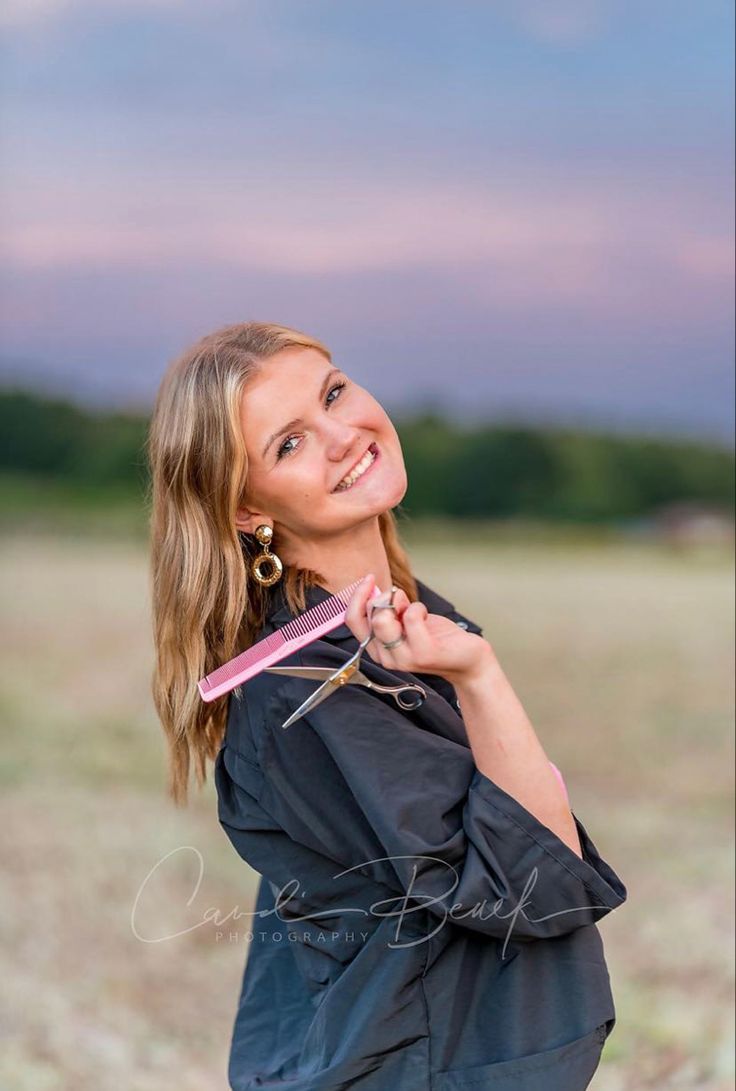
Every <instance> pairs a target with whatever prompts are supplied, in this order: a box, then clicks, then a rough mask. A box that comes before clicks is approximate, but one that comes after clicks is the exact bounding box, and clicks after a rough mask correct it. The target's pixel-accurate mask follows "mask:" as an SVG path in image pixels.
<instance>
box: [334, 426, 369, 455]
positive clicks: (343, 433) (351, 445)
mask: <svg viewBox="0 0 736 1091" xmlns="http://www.w3.org/2000/svg"><path fill="white" fill-rule="evenodd" d="M361 442H362V441H361V432H360V429H359V428H353V427H352V425H347V424H340V423H339V422H335V425H334V431H333V432H331V434H330V435H329V436H328V438H327V454H328V456H329V458H330V459H331V460H332V461H333V462H345V461H347V459H348V458H349V457H350V456H351V455H352V454H355V457H356V458H357V457H358V455H359V454H360V451H359V450H358V447H359V446H360V443H361Z"/></svg>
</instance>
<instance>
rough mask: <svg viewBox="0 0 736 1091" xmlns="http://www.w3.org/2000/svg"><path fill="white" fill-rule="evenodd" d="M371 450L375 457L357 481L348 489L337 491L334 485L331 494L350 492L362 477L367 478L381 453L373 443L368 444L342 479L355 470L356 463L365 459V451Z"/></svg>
mask: <svg viewBox="0 0 736 1091" xmlns="http://www.w3.org/2000/svg"><path fill="white" fill-rule="evenodd" d="M371 449H373V451H374V452H375V456H376V457H375V458H374V459H373V461H372V462H371V464H370V466H369V467H368V469H367V470H366V471H365V472H364V473H362V474H361V475H360V477H359V478H358V480H357V481H354V482H353V484H352V485H351V486H350V489H338V487H337V485H336V486H335V488H334V489H333V490H332V491H333V492H350V491H351V490H352V489H354V488H355V486H356V485H359V484H360V482H361V481H362V480H363V478H364V477H367V476H368V474H369V473H370V472H371V470H372V469H373V467H374V466H375V465H376V463H377V462H378V460H379V458H380V457H381V451H380V449H379V448H378V446H377V445H376V444H375V443H369V444H368V446H367V447H366V449H365V451H363V454H362V455H361V456H360V458H359V459H358V460H357V461H356V462H355V463H354V464H353V465H352V466H351V467H350V469H349V470H348V473H347V474H343V477H347V476H348V474H349V473H352V472H353V470H354V469H355V467H356V466H357V465H358V462H360V460H361V459H362V458H364V457H365V454H366V451H369V450H371ZM340 481H342V477H341V478H340ZM337 484H338V485H339V484H340V482H339V481H338V483H337Z"/></svg>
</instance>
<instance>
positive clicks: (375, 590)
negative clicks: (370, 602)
mask: <svg viewBox="0 0 736 1091" xmlns="http://www.w3.org/2000/svg"><path fill="white" fill-rule="evenodd" d="M380 594H381V588H380V587H374V588H373V594H372V595H371V598H374V599H376V598H378V596H379V595H380Z"/></svg>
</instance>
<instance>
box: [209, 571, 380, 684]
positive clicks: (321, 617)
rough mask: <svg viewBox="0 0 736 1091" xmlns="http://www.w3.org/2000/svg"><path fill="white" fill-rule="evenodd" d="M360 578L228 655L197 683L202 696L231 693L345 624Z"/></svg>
mask: <svg viewBox="0 0 736 1091" xmlns="http://www.w3.org/2000/svg"><path fill="white" fill-rule="evenodd" d="M360 582H361V581H360V580H356V581H355V582H354V583H351V584H348V586H347V587H343V589H342V591H338V592H337V594H336V595H330V597H329V598H328V599H325V601H324V602H319V603H317V605H316V606H313V607H312V608H311V610H307V611H305V613H303V614H300V615H299V617H295V618H294V619H293V620H292V621H289V622H287V623H286V625H283V626H282V627H281V628H280V629H277V630H276V631H275V632H274V633H271V635H270V636H267V637H266V638H265V640H259V641H258V643H257V644H253V646H252V647H250V648H247V649H246V650H245V651H244V652H241V653H240V655H236V656H235V658H234V659H229V660H228V661H227V663H223V665H222V666H221V667H218V668H217V670H214V671H212V673H211V674H207V675H205V677H204V678H200V680H199V682H197V687H198V689H199V692H200V693H201V695H202V699H203V700H204V701H214V700H215V698H216V697H221V696H222V695H223V693H229V692H230V690H231V689H235V687H236V686H239V685H240V683H241V682H246V681H247V680H248V679H249V678H252V677H253V675H254V674H259V673H260V671H262V670H265V669H266V667H271V666H273V664H274V663H279V662H280V661H281V660H282V659H286V657H287V655H291V653H292V652H296V651H299V649H300V648H303V647H305V646H306V645H307V644H311V643H312V641H313V640H316V639H317V637H319V636H322V635H323V634H324V633H329V632H331V631H332V629H336V628H337V627H338V625H342V623H343V621H344V620H345V614H346V613H347V608H348V606H349V605H350V599H351V598H352V595H353V591H354V590H355V589H356V587H357V586H358V584H359V583H360Z"/></svg>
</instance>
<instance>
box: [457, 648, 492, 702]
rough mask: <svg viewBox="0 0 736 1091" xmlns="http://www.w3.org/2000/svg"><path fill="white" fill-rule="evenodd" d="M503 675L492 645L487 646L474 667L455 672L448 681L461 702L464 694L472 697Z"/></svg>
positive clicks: (474, 663)
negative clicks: (495, 678) (490, 681)
mask: <svg viewBox="0 0 736 1091" xmlns="http://www.w3.org/2000/svg"><path fill="white" fill-rule="evenodd" d="M502 674H503V671H502V670H501V665H500V663H499V662H498V660H497V659H496V655H495V653H494V651H493V648H492V647H491V646H490V644H486V646H485V648H484V649H483V651H482V652H481V654H480V655H479V656H478V657H477V659H476V660H475V661H474V662H473V664H472V666H469V667H468V668H467V669H465V670H463V671H459V672H453V673H452V674H451V676H450V677H448V678H447V680H448V682H450V683H451V684H452V685H453V687H454V689H455V692H456V693H457V695H458V700H459V699H460V696H461V694H462V693H465V694H466V696H471V695H472V694H473V693H477V692H479V691H480V690H482V689H484V688H485V687H486V686H487V685H488V682H489V680H492V679H493V678H494V677H500V676H501V675H502Z"/></svg>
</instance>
